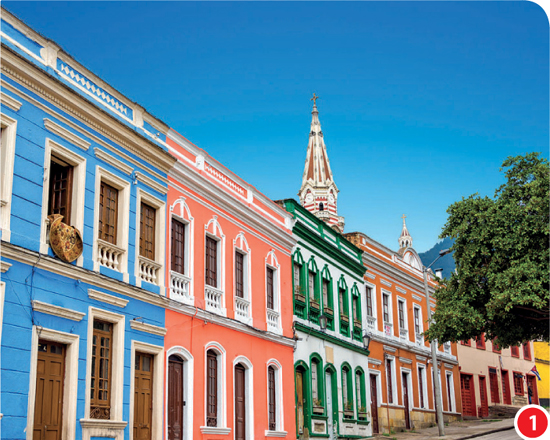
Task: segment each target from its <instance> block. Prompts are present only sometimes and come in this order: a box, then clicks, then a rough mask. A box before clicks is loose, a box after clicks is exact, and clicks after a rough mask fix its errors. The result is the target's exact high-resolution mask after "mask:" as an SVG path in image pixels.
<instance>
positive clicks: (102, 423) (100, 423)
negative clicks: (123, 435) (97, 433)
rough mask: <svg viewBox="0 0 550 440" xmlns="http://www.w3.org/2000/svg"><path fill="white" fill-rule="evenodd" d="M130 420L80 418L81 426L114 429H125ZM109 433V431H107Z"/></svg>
mask: <svg viewBox="0 0 550 440" xmlns="http://www.w3.org/2000/svg"><path fill="white" fill-rule="evenodd" d="M127 424H128V422H123V421H120V422H119V421H116V420H99V419H80V426H82V428H83V429H94V428H100V429H114V430H117V431H119V430H123V429H124V428H126V425H127ZM106 434H107V433H106Z"/></svg>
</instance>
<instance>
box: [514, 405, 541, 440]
mask: <svg viewBox="0 0 550 440" xmlns="http://www.w3.org/2000/svg"><path fill="white" fill-rule="evenodd" d="M549 426H550V414H548V412H547V411H546V410H545V409H544V408H543V407H542V406H539V405H527V406H524V407H523V408H521V409H520V410H519V411H518V412H517V413H516V417H515V419H514V427H515V428H516V432H517V433H518V435H519V436H520V437H521V438H522V439H524V440H543V439H545V438H548V436H547V434H549V433H550V429H549Z"/></svg>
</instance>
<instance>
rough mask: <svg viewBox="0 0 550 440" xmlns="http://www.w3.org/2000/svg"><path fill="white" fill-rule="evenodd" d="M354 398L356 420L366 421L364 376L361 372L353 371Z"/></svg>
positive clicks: (358, 370)
mask: <svg viewBox="0 0 550 440" xmlns="http://www.w3.org/2000/svg"><path fill="white" fill-rule="evenodd" d="M355 396H356V399H357V418H358V419H359V420H366V419H367V394H366V390H365V374H364V373H363V371H362V370H360V369H356V370H355Z"/></svg>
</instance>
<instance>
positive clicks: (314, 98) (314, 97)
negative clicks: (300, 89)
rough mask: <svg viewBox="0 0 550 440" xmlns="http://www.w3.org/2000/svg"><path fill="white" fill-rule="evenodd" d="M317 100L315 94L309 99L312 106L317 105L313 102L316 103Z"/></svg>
mask: <svg viewBox="0 0 550 440" xmlns="http://www.w3.org/2000/svg"><path fill="white" fill-rule="evenodd" d="M318 99H319V97H318V96H317V95H315V93H313V98H311V99H310V101H313V105H314V106H315V105H317V103H316V102H315V101H317V100H318Z"/></svg>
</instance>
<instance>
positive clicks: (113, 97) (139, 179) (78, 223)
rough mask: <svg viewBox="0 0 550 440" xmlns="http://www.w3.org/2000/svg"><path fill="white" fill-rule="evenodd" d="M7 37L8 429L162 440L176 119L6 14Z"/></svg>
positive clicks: (1, 387) (37, 434)
mask: <svg viewBox="0 0 550 440" xmlns="http://www.w3.org/2000/svg"><path fill="white" fill-rule="evenodd" d="M1 43H2V55H1V56H2V57H1V89H2V90H1V104H2V106H1V130H2V131H1V170H0V179H1V188H0V196H1V197H0V199H1V214H0V225H1V228H2V229H1V234H2V235H1V240H2V241H1V281H0V324H1V325H0V329H1V330H0V331H1V333H0V342H1V358H0V359H1V376H0V380H1V382H0V391H1V400H0V413H1V414H2V419H1V422H0V427H1V428H0V429H1V432H0V437H1V438H2V439H5V440H7V439H10V440H11V439H17V440H22V439H26V440H30V439H46V438H47V439H60V440H61V439H63V440H72V439H84V440H92V439H94V440H96V439H117V440H120V439H134V440H139V439H142V438H153V439H160V438H162V426H161V423H162V422H161V420H162V419H163V417H162V414H163V406H164V402H163V395H164V392H163V387H164V368H165V367H164V365H165V362H164V350H163V346H164V334H165V332H166V330H165V328H164V327H165V306H166V301H167V300H166V295H165V285H164V283H165V281H164V280H165V276H164V273H165V266H166V264H167V263H166V261H165V249H164V246H165V236H166V231H165V225H166V221H165V216H166V194H167V173H168V171H169V169H170V168H171V167H172V165H173V163H174V162H175V159H173V158H172V156H171V155H170V154H169V153H168V151H167V148H166V144H165V140H166V133H167V131H168V127H167V126H166V125H165V124H164V123H163V122H162V121H160V120H158V119H156V118H155V117H153V116H152V115H150V114H149V113H147V112H146V111H145V110H144V109H143V108H142V107H140V106H139V105H138V104H136V103H134V102H132V101H131V100H129V99H127V98H126V97H125V96H123V95H122V94H121V93H119V92H118V91H117V90H115V89H114V88H112V87H111V86H109V85H108V84H106V83H105V82H104V81H102V80H101V79H100V78H98V77H97V76H96V75H94V74H93V73H91V72H90V71H88V70H87V69H86V68H85V67H84V66H82V65H81V64H79V63H78V62H77V61H76V60H74V59H73V58H72V57H71V56H70V55H68V54H67V53H65V52H64V51H63V50H62V49H61V48H60V47H58V46H57V45H56V44H55V43H54V42H52V41H50V40H48V39H46V38H44V37H43V36H41V35H40V34H38V33H36V32H35V31H33V30H32V29H31V28H29V27H28V26H27V25H25V24H24V23H22V22H21V21H20V20H19V19H17V18H16V17H15V16H13V15H12V14H10V13H9V12H8V11H6V10H4V9H2V22H1ZM52 214H59V215H63V218H62V220H61V221H62V222H64V223H66V224H67V225H68V226H69V227H67V228H66V229H65V230H64V231H65V232H66V235H67V236H62V239H63V240H64V241H62V243H65V244H66V247H70V246H71V245H74V248H75V249H77V250H78V249H79V246H80V243H81V245H82V253H81V254H80V255H79V256H78V257H77V258H76V260H74V261H72V262H70V263H69V262H65V261H63V260H62V258H60V257H58V256H57V255H56V254H55V253H54V252H53V250H52V246H51V244H50V243H51V242H50V232H51V231H52V230H54V231H55V230H56V229H55V228H56V226H55V225H56V224H57V223H56V219H58V218H59V217H57V218H55V217H51V215H52ZM70 227H74V228H76V229H77V230H78V232H79V233H80V234H78V233H76V232H75V231H74V230H72V229H71V228H70ZM67 237H68V238H67ZM80 238H81V241H80ZM52 243H53V241H52ZM77 254H78V253H77ZM73 257H74V256H73Z"/></svg>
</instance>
